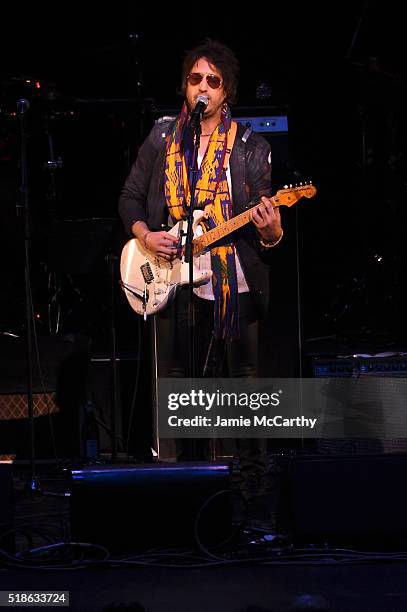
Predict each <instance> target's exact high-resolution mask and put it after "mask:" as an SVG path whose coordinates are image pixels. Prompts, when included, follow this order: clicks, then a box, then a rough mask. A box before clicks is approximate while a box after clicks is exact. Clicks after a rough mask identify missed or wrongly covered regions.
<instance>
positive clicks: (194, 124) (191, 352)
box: [184, 111, 203, 378]
mask: <svg viewBox="0 0 407 612" xmlns="http://www.w3.org/2000/svg"><path fill="white" fill-rule="evenodd" d="M202 112H203V111H202ZM201 118H202V113H200V114H198V115H193V116H192V117H191V120H190V123H189V128H191V129H192V130H193V133H194V134H195V138H194V149H193V155H192V161H191V167H190V168H189V169H188V176H189V185H190V193H191V203H190V206H189V211H188V225H187V236H186V242H185V255H184V260H185V262H186V263H188V264H189V267H188V271H189V279H188V340H189V342H188V373H189V377H190V378H194V375H195V311H194V303H193V299H194V291H193V289H194V287H193V280H194V259H193V257H194V254H193V247H192V241H193V237H194V234H193V222H194V208H195V189H196V183H197V178H198V163H197V161H198V151H199V145H200V141H201V132H202V128H201Z"/></svg>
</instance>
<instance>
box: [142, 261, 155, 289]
mask: <svg viewBox="0 0 407 612" xmlns="http://www.w3.org/2000/svg"><path fill="white" fill-rule="evenodd" d="M140 270H141V273H142V275H143V278H144V282H145V283H147V284H148V283H151V282H152V281H153V280H154V274H153V271H152V270H151V267H150V264H149V262H146V263H145V264H143V265H142V266H140Z"/></svg>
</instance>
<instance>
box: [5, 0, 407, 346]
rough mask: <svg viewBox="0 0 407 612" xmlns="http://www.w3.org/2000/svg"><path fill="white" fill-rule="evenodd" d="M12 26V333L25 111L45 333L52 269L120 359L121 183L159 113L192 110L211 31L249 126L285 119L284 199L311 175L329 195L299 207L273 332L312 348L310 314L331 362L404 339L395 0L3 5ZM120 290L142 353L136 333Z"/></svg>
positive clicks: (406, 180) (400, 48) (8, 247)
mask: <svg viewBox="0 0 407 612" xmlns="http://www.w3.org/2000/svg"><path fill="white" fill-rule="evenodd" d="M1 21H2V26H1V27H2V36H1V42H0V44H1V57H2V68H1V75H2V76H1V85H2V88H1V97H0V146H1V148H0V172H1V194H0V195H1V200H2V202H1V218H2V240H1V258H2V264H3V265H2V268H3V274H2V291H1V303H0V307H1V309H0V327H1V329H2V330H20V331H21V330H22V329H23V328H24V286H23V275H22V258H23V239H22V231H21V227H20V224H19V221H18V220H17V218H16V215H15V201H16V197H17V187H18V172H17V166H18V137H19V130H18V121H17V118H16V117H15V116H14V113H15V110H16V101H17V100H18V99H19V98H21V97H25V98H27V99H28V100H29V102H30V109H29V111H28V113H27V114H26V118H27V119H26V120H27V131H28V134H29V142H28V154H29V157H28V163H29V181H30V199H31V211H32V221H33V224H32V240H33V255H32V274H33V295H34V306H35V310H36V312H37V313H38V317H39V318H38V329H39V332H40V333H42V334H45V335H46V334H48V333H49V329H50V325H49V317H50V313H49V309H48V304H49V302H50V293H51V295H52V290H51V291H50V290H48V289H47V284H48V281H49V274H50V272H52V273H53V274H54V275H56V278H57V280H58V282H59V283H60V291H59V294H58V295H59V298H58V299H59V305H60V307H61V308H62V316H61V323H60V330H61V332H62V331H78V332H81V333H86V334H89V335H91V337H92V338H93V340H94V345H95V347H96V348H100V350H109V340H108V334H109V332H108V330H109V324H110V318H109V317H110V310H109V308H110V307H109V299H110V293H109V291H110V286H111V277H109V271H108V268H107V267H106V264H105V260H104V255H105V254H106V253H110V252H113V253H116V254H119V253H120V249H121V246H122V244H123V241H124V240H125V237H124V236H123V234H122V229H121V225H120V222H119V221H118V219H117V199H118V196H119V193H120V189H121V185H122V183H123V180H124V178H125V176H126V174H127V172H128V170H129V167H130V165H131V163H132V161H133V160H134V158H135V156H136V153H137V149H138V147H139V145H140V143H141V142H142V141H143V139H144V137H145V136H146V134H147V133H148V131H149V129H150V128H151V126H152V123H153V121H154V119H155V118H156V117H157V116H159V115H160V114H162V113H164V112H177V110H178V109H179V108H180V103H181V100H180V98H179V97H178V96H177V94H176V89H177V87H178V86H179V79H180V67H181V62H182V58H183V55H184V52H185V51H186V50H188V49H189V48H191V47H192V46H194V45H195V44H197V43H198V42H200V41H201V40H202V38H203V37H205V36H211V37H214V38H218V39H219V40H221V41H223V42H225V43H226V44H228V45H230V46H231V47H232V48H233V49H234V50H235V52H236V54H237V56H238V57H239V60H240V63H241V82H240V87H239V101H238V107H237V108H236V109H235V110H234V111H233V112H234V114H235V116H236V115H238V114H239V109H241V108H243V107H245V108H246V109H248V110H249V112H250V110H252V113H253V114H256V113H257V114H259V113H261V111H262V110H264V112H267V113H268V114H287V115H288V121H289V132H288V136H287V135H285V136H284V138H287V139H288V143H289V159H284V160H279V159H276V157H278V151H277V155H275V158H274V163H275V167H276V171H277V173H276V180H277V182H276V183H275V184H274V189H276V190H277V189H278V188H279V187H281V186H282V184H280V181H281V182H282V181H283V180H288V181H290V182H294V181H295V180H297V179H298V180H303V179H312V180H313V182H314V184H315V185H316V187H317V190H318V193H317V196H316V198H314V199H313V200H309V201H308V200H307V201H305V200H303V201H302V202H301V203H300V205H299V206H297V207H296V209H295V210H294V209H291V210H285V211H284V220H285V224H286V227H287V229H288V231H287V232H286V238H285V244H282V245H280V247H281V248H280V247H279V252H278V254H277V253H276V256H275V265H274V267H273V271H272V281H273V296H274V307H273V308H274V311H272V313H271V321H272V324H273V323H275V322H276V321H277V325H274V328H278V329H277V335H279V337H280V342H281V343H283V337H284V336H285V335H287V336H289V335H290V334H291V340H290V342H291V344H292V343H294V344H295V343H296V342H297V328H298V313H299V309H298V303H299V304H300V313H301V315H302V320H301V333H302V340H303V342H304V345H303V350H304V351H305V352H307V351H311V352H312V351H316V352H318V350H321V351H324V350H327V349H326V347H324V346H322V348H320V349H319V348H318V346H319V345H318V342H319V340H318V341H315V340H314V339H315V338H322V339H323V340H324V339H328V340H329V342H330V343H331V345H332V342H333V344H334V348H333V349H332V350H334V352H335V351H336V352H338V351H339V349H338V348H335V345H341V344H342V345H343V344H345V345H346V346H347V347H348V348H351V349H360V347H362V348H363V347H364V346H365V345H366V348H369V350H371V351H372V352H380V351H383V350H390V349H395V348H396V347H397V348H400V347H403V346H404V342H405V323H404V320H405V312H406V303H405V298H404V293H405V291H404V279H405V273H406V252H405V240H404V228H405V221H406V205H405V203H406V190H407V155H406V154H407V151H406V149H407V145H406V111H405V108H406V98H407V96H406V91H407V90H406V54H405V48H404V47H405V43H404V33H403V27H404V26H403V23H404V22H403V20H402V19H401V16H400V14H399V12H398V10H397V9H396V7H395V5H394V6H393V5H392V3H391V2H387V3H380V4H379V3H374V2H352V3H334V4H329V6H328V5H327V6H325V7H322V8H321V7H318V8H317V6H316V3H314V4H312V3H307V4H303V5H301V7H297V6H296V5H295V4H294V3H284V4H283V3H281V4H276V3H269V4H268V5H266V6H263V7H260V6H256V7H255V6H249V5H246V6H244V5H243V6H240V5H239V7H237V6H236V7H233V6H223V5H222V6H221V5H209V4H200V5H199V9H198V11H196V13H193V12H192V9H191V6H178V5H177V6H171V7H169V6H168V7H165V6H163V7H161V5H158V4H157V6H148V7H143V6H142V5H141V4H140V3H133V2H132V3H130V2H129V3H127V2H116V3H114V4H113V5H107V6H102V5H100V4H97V3H90V4H89V3H79V2H70V3H69V4H68V3H67V4H63V5H59V6H57V5H56V4H51V3H41V4H40V5H37V6H35V7H34V6H29V5H28V4H27V5H18V6H15V7H14V8H12V7H10V6H9V7H8V8H7V9H2V19H1ZM25 78H29V79H31V80H32V83H31V84H27V83H24V79H25ZM36 80H38V81H39V82H40V84H41V88H40V89H36V88H35V85H33V83H35V81H36ZM261 84H266V85H267V86H268V88H269V90H270V92H271V93H270V95H269V96H268V97H266V98H260V97H259V95H258V87H259V86H260V85H261ZM256 92H257V93H256ZM246 112H247V110H246ZM271 142H272V144H273V141H272V140H271ZM50 143H51V144H52V147H53V154H54V158H55V159H56V160H57V161H58V160H60V164H59V165H60V166H61V167H59V168H57V169H56V170H55V172H54V173H52V172H50V171H49V170H47V169H46V168H45V167H44V164H46V162H47V161H48V160H49V159H50V157H51V150H50ZM89 219H94V221H89ZM297 241H298V246H299V250H298V253H297V250H296V245H297ZM297 254H298V257H297ZM53 278H55V276H54V277H53ZM113 280H114V279H113ZM297 288H299V298H298V296H297ZM117 293H118V295H117V300H118V304H117V305H116V306H117V308H118V311H119V316H118V323H117V325H118V328H119V339H120V343H121V347H122V348H127V347H128V346H129V345H130V346H134V336H133V333H134V334H135V336H137V326H136V323H135V322H134V317H133V313H132V312H130V309H129V308H128V307H127V304H125V301H124V299H123V297H122V296H120V295H119V292H117ZM297 298H298V299H297ZM51 315H52V313H51ZM51 328H52V324H51ZM130 330H131V331H130ZM54 331H55V329H54ZM290 342H289V344H290ZM315 342H317V344H314V343H315ZM331 348H332V346H331ZM331 348H330V350H331Z"/></svg>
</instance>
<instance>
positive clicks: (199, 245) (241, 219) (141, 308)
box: [120, 184, 316, 318]
mask: <svg viewBox="0 0 407 612" xmlns="http://www.w3.org/2000/svg"><path fill="white" fill-rule="evenodd" d="M315 193H316V189H315V187H314V186H313V185H312V184H300V185H299V186H290V187H286V188H285V189H281V190H279V191H278V192H277V193H276V195H274V196H273V197H272V198H270V200H271V202H272V204H273V206H293V205H294V204H296V202H298V201H299V200H300V199H301V198H303V197H305V198H312V197H313V196H314V195H315ZM261 206H263V204H262V203H261V202H260V203H259V202H250V203H249V204H248V205H247V207H246V210H245V211H244V212H242V213H240V214H239V215H237V216H236V217H232V218H231V219H229V221H225V222H224V223H221V224H220V225H217V226H216V227H215V228H213V229H211V230H209V231H207V232H205V233H203V234H202V235H200V236H197V235H196V232H197V228H198V226H199V222H200V220H202V217H203V216H205V213H204V211H202V210H195V211H194V224H193V229H194V235H195V238H194V239H193V242H192V252H193V271H194V274H193V284H194V286H195V287H198V286H199V285H203V284H205V283H207V282H209V280H210V278H211V276H212V270H201V269H200V266H199V256H200V255H202V253H204V252H206V251H207V250H209V249H210V247H211V245H213V244H214V243H216V242H218V241H219V240H221V239H222V238H224V237H225V236H227V235H228V234H231V233H232V232H234V231H236V230H238V229H239V228H241V227H243V226H244V225H246V223H249V221H251V220H252V213H253V210H255V208H258V207H261ZM184 227H185V231H184ZM186 228H187V222H186V220H184V221H178V223H177V224H176V225H174V227H173V228H171V230H170V231H169V233H170V234H172V235H173V236H176V237H177V238H178V240H179V248H180V250H181V252H182V247H183V245H184V242H185V237H186ZM120 275H121V286H122V288H123V290H124V292H125V294H126V297H127V300H128V302H129V304H130V306H131V307H132V308H133V310H134V311H135V312H137V314H140V315H144V318H146V317H147V315H152V314H156V313H157V312H159V311H160V310H163V309H164V308H165V307H166V306H167V304H168V302H169V301H170V300H171V299H172V298H173V297H174V296H175V293H176V291H177V289H178V288H179V287H181V285H184V284H187V283H188V282H189V264H188V263H186V262H185V261H184V257H183V255H182V256H181V258H180V259H179V258H177V259H174V260H173V261H167V260H166V259H163V258H161V257H159V256H157V255H155V254H154V253H151V252H150V251H149V250H148V249H146V248H145V247H144V246H143V245H142V244H141V242H140V241H139V240H138V239H137V238H132V239H131V240H129V241H128V242H127V243H126V244H125V246H124V248H123V251H122V254H121V260H120Z"/></svg>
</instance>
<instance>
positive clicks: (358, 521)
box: [278, 455, 407, 546]
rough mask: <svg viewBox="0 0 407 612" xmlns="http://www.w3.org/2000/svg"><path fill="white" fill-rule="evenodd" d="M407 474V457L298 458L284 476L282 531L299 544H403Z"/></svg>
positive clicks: (294, 459)
mask: <svg viewBox="0 0 407 612" xmlns="http://www.w3.org/2000/svg"><path fill="white" fill-rule="evenodd" d="M406 471H407V455H406V456H403V455H400V456H396V455H393V456H392V455H387V456H386V455H371V456H337V457H323V456H322V457H321V456H315V455H309V456H301V457H300V456H296V457H293V458H291V459H290V460H289V462H288V465H287V466H286V469H285V470H284V472H283V476H282V494H281V500H282V504H281V508H280V511H279V520H278V527H279V529H280V530H284V531H288V532H289V533H291V535H292V536H293V540H294V542H296V543H307V544H310V543H314V544H325V543H328V544H334V543H338V542H342V543H343V542H344V543H346V544H357V543H366V544H371V545H373V546H376V545H377V546H379V545H383V544H391V543H397V542H400V541H401V540H402V539H405V538H406V537H407V519H406V517H407V491H406V487H405V475H406Z"/></svg>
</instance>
